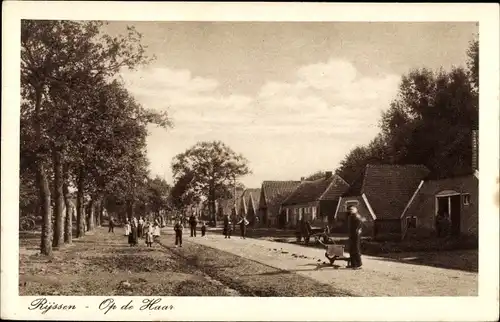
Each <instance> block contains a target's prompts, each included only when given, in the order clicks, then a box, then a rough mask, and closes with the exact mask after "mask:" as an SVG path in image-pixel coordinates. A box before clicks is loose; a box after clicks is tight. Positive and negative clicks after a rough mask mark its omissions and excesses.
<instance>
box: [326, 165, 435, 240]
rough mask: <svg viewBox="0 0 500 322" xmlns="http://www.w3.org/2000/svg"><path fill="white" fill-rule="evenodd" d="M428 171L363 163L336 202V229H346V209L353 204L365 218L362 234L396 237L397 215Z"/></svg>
mask: <svg viewBox="0 0 500 322" xmlns="http://www.w3.org/2000/svg"><path fill="white" fill-rule="evenodd" d="M428 174H429V170H428V169H427V168H426V167H425V166H423V165H373V164H368V165H366V167H365V169H364V170H363V173H362V174H361V175H360V177H358V179H357V180H355V182H354V183H353V184H352V185H351V187H350V189H349V190H348V191H347V192H346V193H345V194H344V195H343V196H342V197H341V199H340V202H339V203H338V207H337V210H336V211H335V220H336V221H337V223H338V224H339V229H340V230H341V231H346V230H347V220H346V218H347V208H348V206H350V205H355V206H357V207H358V210H359V212H360V214H361V215H362V216H364V217H365V219H366V220H367V221H366V225H365V226H366V229H365V234H372V235H374V236H377V235H381V234H382V235H393V234H394V235H398V236H400V235H401V232H402V230H401V226H402V225H401V215H402V214H403V212H404V210H405V208H406V206H407V205H408V203H409V202H410V200H411V199H412V197H413V195H414V194H415V191H416V189H417V188H418V187H419V186H421V185H422V184H423V180H424V179H425V178H426V177H427V176H428Z"/></svg>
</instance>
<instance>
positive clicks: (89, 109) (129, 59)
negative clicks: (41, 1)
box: [21, 20, 171, 254]
mask: <svg viewBox="0 0 500 322" xmlns="http://www.w3.org/2000/svg"><path fill="white" fill-rule="evenodd" d="M102 25H103V23H102V22H95V21H85V22H80V21H55V20H23V21H22V25H21V96H22V105H21V171H22V173H23V172H26V173H28V172H29V171H32V172H34V173H35V174H36V176H35V178H36V179H37V180H36V181H37V187H38V188H37V190H38V191H39V198H40V201H41V204H42V205H43V212H42V213H43V218H44V224H43V225H42V245H41V246H42V247H41V248H42V253H44V254H50V253H51V246H50V244H51V241H52V226H51V225H52V220H51V219H52V209H51V204H52V203H53V204H54V205H55V207H54V213H55V225H56V226H55V228H56V229H55V230H56V231H55V232H54V237H55V238H54V246H61V245H60V244H61V242H62V240H63V239H62V237H61V236H62V226H63V225H64V220H63V219H64V218H63V216H64V213H63V207H64V204H67V203H66V202H65V203H63V198H64V197H65V195H66V193H65V192H64V190H67V188H68V187H69V186H71V187H76V188H77V189H78V193H77V196H78V197H77V199H78V202H77V204H78V205H77V208H78V209H77V213H78V228H79V229H78V234H79V235H82V233H83V231H82V227H83V224H84V216H85V214H84V212H83V206H84V203H85V200H88V201H89V205H88V208H89V213H90V214H91V217H90V219H89V221H88V222H89V223H90V225H88V226H90V227H91V226H92V225H93V223H94V218H93V217H92V216H93V214H94V213H97V215H98V216H100V215H102V213H103V206H104V204H105V203H104V200H103V199H104V198H111V199H113V198H114V199H120V200H125V199H126V200H128V201H129V202H131V203H132V204H131V205H129V206H130V207H131V208H132V210H131V211H130V212H131V213H132V214H133V206H134V202H135V199H139V197H140V196H137V194H138V192H140V194H141V196H142V197H143V199H144V195H145V194H146V191H147V189H146V188H144V186H145V182H146V181H147V180H146V178H147V176H148V174H149V173H148V169H147V167H148V161H147V158H146V150H145V148H146V137H147V134H148V132H147V125H148V124H150V123H154V124H156V125H158V126H160V127H164V128H168V127H169V126H170V125H171V124H170V120H169V118H168V116H167V115H166V114H165V113H159V112H156V111H154V110H150V109H145V108H143V107H142V106H141V105H140V104H138V103H137V102H136V101H135V100H134V98H133V96H132V95H130V93H129V92H128V91H127V90H126V89H125V88H124V86H123V84H122V83H121V82H120V81H119V79H118V78H117V75H118V73H119V72H120V70H122V69H123V68H129V69H133V68H135V67H137V66H139V65H142V64H146V63H148V62H149V61H150V58H149V57H147V56H146V55H145V50H144V48H143V46H142V44H141V34H139V33H138V32H137V31H135V29H133V28H130V27H129V28H127V30H126V34H125V35H123V36H118V37H110V36H109V35H106V34H103V33H102V32H101V26H102ZM26 182H28V181H26ZM141 188H142V190H141ZM51 195H54V196H55V200H54V202H53V201H52V200H51ZM84 197H85V200H84ZM130 207H129V208H130ZM95 210H96V211H95ZM96 222H97V223H99V222H100V220H97V221H96ZM69 231H71V229H69ZM77 237H78V236H77Z"/></svg>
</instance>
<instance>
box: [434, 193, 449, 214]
mask: <svg viewBox="0 0 500 322" xmlns="http://www.w3.org/2000/svg"><path fill="white" fill-rule="evenodd" d="M448 198H449V197H438V198H437V211H436V214H437V215H438V214H443V213H448V214H449V213H450V209H449V208H448V206H449V203H448Z"/></svg>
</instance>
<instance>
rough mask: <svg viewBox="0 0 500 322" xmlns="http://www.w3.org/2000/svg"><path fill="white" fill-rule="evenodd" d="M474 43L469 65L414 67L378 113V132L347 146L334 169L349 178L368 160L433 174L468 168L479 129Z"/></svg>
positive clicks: (457, 171)
mask: <svg viewBox="0 0 500 322" xmlns="http://www.w3.org/2000/svg"><path fill="white" fill-rule="evenodd" d="M478 54H479V47H478V43H477V41H474V42H472V43H471V47H470V49H469V51H468V55H469V60H468V63H467V66H468V69H467V70H466V69H464V68H461V67H455V68H453V69H452V70H450V71H448V72H445V71H443V70H439V71H431V70H428V69H425V68H423V69H416V70H412V71H410V72H409V73H408V74H407V75H404V76H403V77H402V79H401V82H400V85H399V91H398V94H397V97H396V98H395V99H394V100H393V101H392V103H391V105H390V107H389V109H388V110H387V111H386V112H384V113H383V114H382V117H381V120H380V130H381V131H380V134H379V135H378V136H377V137H376V138H375V139H374V140H373V141H372V142H371V143H370V144H368V145H367V146H358V147H356V148H354V149H353V150H351V151H350V152H349V153H348V154H347V155H346V157H345V158H344V160H343V161H342V162H341V164H340V167H339V169H338V170H337V173H338V174H340V175H341V176H342V177H343V178H345V179H346V180H347V181H349V182H352V181H353V180H355V179H356V178H357V176H359V174H360V173H361V171H362V170H363V168H364V167H365V166H366V164H368V163H375V164H377V163H386V164H423V165H425V166H427V167H428V168H429V169H430V170H431V172H432V175H433V176H435V177H438V178H439V177H448V176H454V175H461V174H465V173H468V172H470V171H471V166H472V164H471V162H472V144H471V142H472V137H471V135H472V130H474V129H477V128H478V118H479V110H478V95H477V85H478Z"/></svg>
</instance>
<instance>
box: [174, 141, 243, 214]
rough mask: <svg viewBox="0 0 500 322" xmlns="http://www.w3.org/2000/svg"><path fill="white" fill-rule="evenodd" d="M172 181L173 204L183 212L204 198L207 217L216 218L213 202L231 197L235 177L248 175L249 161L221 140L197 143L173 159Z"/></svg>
mask: <svg viewBox="0 0 500 322" xmlns="http://www.w3.org/2000/svg"><path fill="white" fill-rule="evenodd" d="M172 170H173V174H174V179H175V184H174V186H173V187H172V191H171V198H172V202H173V206H174V207H175V208H176V209H177V210H179V211H184V210H185V207H186V206H189V205H193V204H196V203H198V202H200V201H207V202H208V207H209V212H210V217H211V218H212V221H213V222H215V221H216V201H217V200H221V199H230V198H233V189H234V188H235V186H236V185H237V179H238V178H240V177H242V176H244V175H246V174H249V173H250V172H251V171H250V169H249V167H248V161H247V160H246V159H245V158H244V157H243V156H242V155H240V154H237V153H236V152H234V151H233V150H232V149H231V148H230V147H229V146H227V145H226V144H224V143H223V142H220V141H211V142H199V143H197V144H195V145H194V146H192V147H191V148H189V149H187V150H186V151H185V152H183V153H180V154H178V155H177V156H175V157H174V158H173V160H172Z"/></svg>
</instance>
